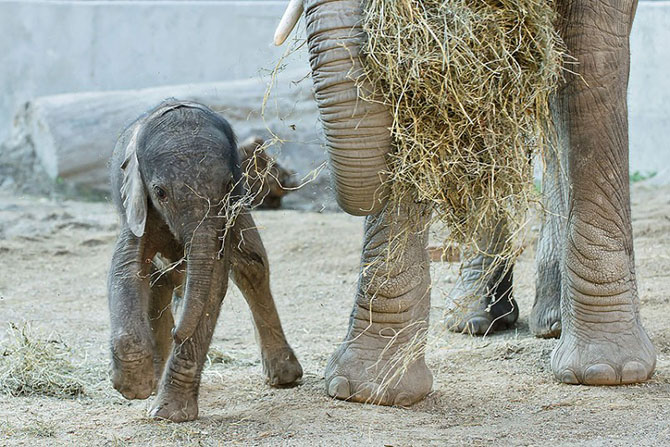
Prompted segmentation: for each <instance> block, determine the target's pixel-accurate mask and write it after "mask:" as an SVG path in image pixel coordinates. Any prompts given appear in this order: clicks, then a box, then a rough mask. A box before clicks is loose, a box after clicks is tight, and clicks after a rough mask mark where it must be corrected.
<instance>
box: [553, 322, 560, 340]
mask: <svg viewBox="0 0 670 447" xmlns="http://www.w3.org/2000/svg"><path fill="white" fill-rule="evenodd" d="M561 329H562V325H561V322H560V321H555V322H554V323H553V324H552V325H551V333H552V334H556V336H559V335H560V334H561Z"/></svg>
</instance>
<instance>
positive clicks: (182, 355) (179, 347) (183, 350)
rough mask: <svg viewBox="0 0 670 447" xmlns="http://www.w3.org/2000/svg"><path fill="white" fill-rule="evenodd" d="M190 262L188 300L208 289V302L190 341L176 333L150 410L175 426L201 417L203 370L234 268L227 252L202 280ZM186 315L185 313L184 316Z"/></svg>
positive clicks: (184, 310) (152, 415)
mask: <svg viewBox="0 0 670 447" xmlns="http://www.w3.org/2000/svg"><path fill="white" fill-rule="evenodd" d="M187 262H188V263H190V264H191V265H189V266H188V267H187V271H188V273H187V275H186V276H187V277H186V290H185V293H186V295H187V296H188V295H189V294H190V295H194V294H199V293H198V292H199V289H206V294H205V300H206V301H205V303H204V308H203V312H202V315H201V318H200V319H199V320H198V321H197V325H196V327H195V330H194V332H193V334H192V335H191V336H190V337H188V338H186V339H185V340H180V339H179V337H178V335H177V333H176V332H174V334H175V335H174V337H175V340H174V343H173V348H172V354H171V355H170V358H169V359H168V361H167V364H166V365H165V370H164V371H163V376H162V378H161V382H160V384H159V386H158V393H157V396H156V399H155V400H154V402H153V404H152V406H151V408H150V410H149V414H150V416H151V417H153V418H156V419H167V420H170V421H172V422H185V421H192V420H194V419H196V418H197V417H198V391H199V389H200V378H201V374H202V369H203V366H204V363H205V359H206V357H207V350H208V349H209V344H210V342H211V340H212V335H213V333H214V329H215V327H216V320H217V319H218V317H219V310H220V307H221V301H222V300H223V297H224V296H225V294H226V290H227V288H228V272H229V265H230V264H229V261H228V254H227V251H226V252H225V254H224V257H223V259H220V260H217V261H216V262H215V263H214V266H213V268H212V271H211V273H210V272H208V273H207V275H205V277H203V276H202V269H201V268H198V267H197V266H194V265H193V264H195V262H194V260H193V258H191V259H190V260H189V261H187ZM203 283H205V285H203ZM188 305H189V302H188V299H187V298H185V303H184V306H188ZM186 311H187V310H186V309H183V310H182V314H183V313H184V312H186Z"/></svg>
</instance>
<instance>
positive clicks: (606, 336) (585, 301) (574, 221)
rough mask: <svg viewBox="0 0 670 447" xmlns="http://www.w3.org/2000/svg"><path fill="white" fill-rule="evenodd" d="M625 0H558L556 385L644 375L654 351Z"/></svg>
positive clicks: (598, 382)
mask: <svg viewBox="0 0 670 447" xmlns="http://www.w3.org/2000/svg"><path fill="white" fill-rule="evenodd" d="M634 5H635V2H634V1H624V0H618V1H616V0H602V1H597V2H592V1H587V0H582V1H565V2H563V3H561V5H560V8H559V14H561V17H562V20H564V22H563V23H562V25H561V31H562V32H563V36H564V39H565V42H566V45H567V47H568V50H569V51H570V53H571V54H572V55H573V56H575V57H576V58H577V60H578V61H579V64H578V65H576V70H577V72H578V75H569V78H568V79H567V84H566V85H565V86H564V87H563V88H562V90H561V92H560V94H559V98H558V99H559V103H560V112H561V117H562V119H564V120H566V122H567V129H568V139H569V140H568V141H569V143H570V151H569V156H568V171H569V175H570V180H571V190H570V200H569V209H568V225H567V235H566V237H567V243H566V246H565V252H564V260H565V272H564V275H563V300H562V303H561V310H562V324H563V332H562V334H561V339H560V341H559V343H558V345H557V346H556V348H555V350H554V353H553V355H552V369H553V371H554V374H555V375H556V377H557V378H558V379H559V380H560V381H562V382H566V383H583V384H588V385H616V384H621V383H635V382H641V381H644V380H646V379H648V378H649V377H650V376H651V374H652V372H653V370H654V366H655V363H656V354H655V351H654V348H653V346H652V344H651V342H650V340H649V337H648V336H647V334H646V332H645V330H644V328H643V327H642V324H641V322H640V317H639V311H638V306H639V302H638V296H637V285H636V279H635V263H634V257H633V238H632V228H631V216H630V195H629V181H628V123H627V107H626V88H627V83H628V64H629V46H628V33H629V30H630V20H631V17H632V14H633V9H634Z"/></svg>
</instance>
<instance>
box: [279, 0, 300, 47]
mask: <svg viewBox="0 0 670 447" xmlns="http://www.w3.org/2000/svg"><path fill="white" fill-rule="evenodd" d="M301 15H302V0H291V1H290V2H289V4H288V6H287V7H286V11H284V15H283V16H282V18H281V22H279V25H277V30H276V31H275V45H277V46H279V45H281V44H283V43H284V41H285V40H286V38H287V37H288V36H289V34H291V31H293V28H295V24H296V23H298V20H300V16H301Z"/></svg>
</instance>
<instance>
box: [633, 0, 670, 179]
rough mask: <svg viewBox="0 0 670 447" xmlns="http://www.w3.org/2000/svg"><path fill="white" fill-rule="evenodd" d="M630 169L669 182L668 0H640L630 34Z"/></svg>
mask: <svg viewBox="0 0 670 447" xmlns="http://www.w3.org/2000/svg"><path fill="white" fill-rule="evenodd" d="M630 44H631V70H630V81H629V82H630V83H629V86H628V116H629V122H630V168H631V173H633V172H635V171H641V172H643V173H646V172H656V173H657V175H656V177H655V178H654V179H652V181H653V182H655V183H666V184H667V183H670V1H652V2H650V1H642V2H640V3H639V5H638V8H637V16H636V17H635V22H634V24H633V30H632V33H631V37H630Z"/></svg>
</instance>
